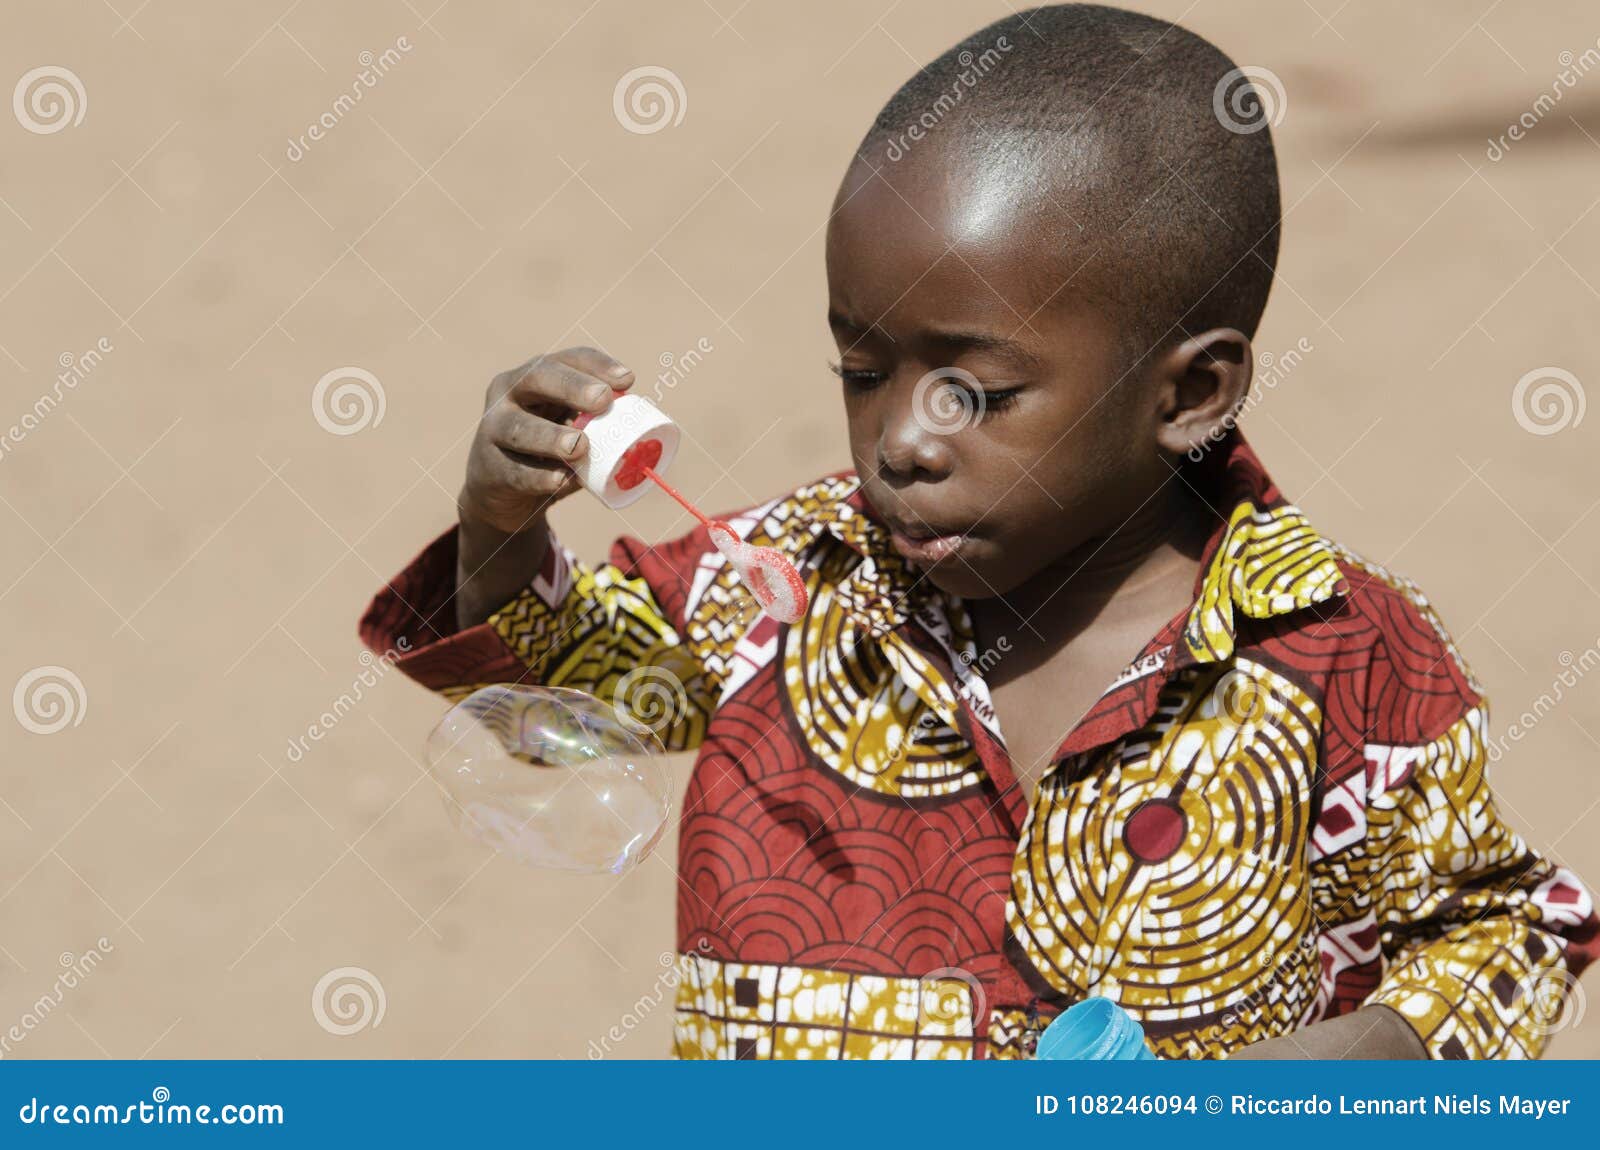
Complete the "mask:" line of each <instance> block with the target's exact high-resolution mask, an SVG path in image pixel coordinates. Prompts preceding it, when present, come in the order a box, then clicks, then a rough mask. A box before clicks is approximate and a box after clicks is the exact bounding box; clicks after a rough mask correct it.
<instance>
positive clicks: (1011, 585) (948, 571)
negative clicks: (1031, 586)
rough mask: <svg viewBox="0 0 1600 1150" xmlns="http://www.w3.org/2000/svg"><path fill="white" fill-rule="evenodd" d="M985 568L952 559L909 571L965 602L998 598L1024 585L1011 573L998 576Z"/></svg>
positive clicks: (1017, 576) (914, 566)
mask: <svg viewBox="0 0 1600 1150" xmlns="http://www.w3.org/2000/svg"><path fill="white" fill-rule="evenodd" d="M987 566H988V565H987V564H983V565H980V564H978V563H974V562H971V561H967V562H963V561H962V560H960V559H957V558H955V557H954V556H952V557H951V558H949V559H945V560H943V561H942V562H939V563H935V564H933V565H932V566H928V567H922V566H919V565H916V564H913V570H914V571H915V573H916V575H917V576H918V577H921V578H923V579H926V580H927V581H928V582H929V583H932V584H933V585H934V586H935V587H937V588H939V590H941V591H943V592H944V593H945V594H946V595H954V596H955V597H956V598H958V599H964V600H967V601H968V602H971V601H973V600H977V599H995V598H999V597H1000V596H1003V595H1005V594H1007V593H1009V592H1011V591H1013V590H1015V589H1016V588H1017V587H1019V586H1020V585H1021V584H1022V583H1023V581H1024V580H1023V578H1021V577H1019V575H1018V573H1016V572H1014V571H1009V572H1006V573H1004V574H1001V573H1000V572H996V571H990V570H988V569H987Z"/></svg>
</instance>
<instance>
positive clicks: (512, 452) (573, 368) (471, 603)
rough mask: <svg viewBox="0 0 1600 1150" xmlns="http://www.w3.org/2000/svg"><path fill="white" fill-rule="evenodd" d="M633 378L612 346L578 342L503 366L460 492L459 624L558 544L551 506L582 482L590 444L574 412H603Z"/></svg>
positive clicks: (495, 600)
mask: <svg viewBox="0 0 1600 1150" xmlns="http://www.w3.org/2000/svg"><path fill="white" fill-rule="evenodd" d="M632 386H633V372H631V371H629V370H628V369H627V368H626V367H624V366H623V365H622V364H620V363H618V362H617V361H616V360H614V359H612V358H611V357H610V356H609V355H607V354H606V353H605V352H603V351H596V350H595V349H594V348H592V347H569V348H566V349H564V350H562V351H553V352H550V353H549V354H547V355H541V356H537V357H535V358H534V359H531V360H529V361H528V362H527V363H525V364H523V365H522V366H521V367H517V368H513V369H512V370H510V371H502V372H501V373H500V374H499V375H497V376H495V377H494V379H493V380H491V381H490V383H489V392H488V395H487V396H486V397H485V403H484V409H483V417H482V418H481V419H479V420H478V431H477V434H476V435H475V436H474V437H473V440H472V452H471V454H470V455H469V456H468V457H467V478H466V482H465V483H463V484H462V486H461V494H460V495H458V496H457V497H456V513H457V516H458V517H459V519H460V521H461V528H460V530H459V531H458V532H457V543H458V548H457V557H456V603H455V606H456V623H457V625H458V626H460V627H471V626H474V625H476V624H478V623H482V622H483V621H484V620H485V619H487V618H488V617H489V616H490V615H492V614H493V613H494V612H495V611H497V610H499V609H500V608H501V607H503V606H505V604H506V603H508V602H510V601H511V599H512V598H513V597H514V596H515V595H516V594H517V593H518V592H519V591H521V590H522V589H523V588H524V587H526V586H527V585H528V583H529V581H530V580H531V579H532V578H533V576H534V573H535V572H536V571H538V570H539V567H540V565H541V564H542V563H543V562H544V559H545V554H546V552H547V551H548V549H549V546H550V531H549V528H548V526H547V525H546V523H545V512H547V511H548V510H549V509H550V505H551V504H552V503H554V502H555V501H556V500H558V499H561V498H563V497H564V496H567V495H570V494H572V492H574V491H576V490H577V489H578V487H579V483H578V477H577V474H576V473H575V472H574V471H573V470H572V468H571V466H570V464H572V463H574V462H576V461H577V460H579V459H582V458H583V456H584V453H585V452H587V451H588V450H589V441H588V439H587V437H586V436H585V435H584V434H583V432H581V431H579V430H578V429H577V428H574V427H572V426H570V425H569V424H568V423H567V420H569V419H571V418H572V417H573V416H574V415H580V414H585V413H587V414H591V415H593V414H598V413H600V412H602V411H604V410H606V408H608V407H610V406H611V400H612V397H613V395H614V394H615V393H616V392H619V391H625V390H627V389H628V388H629V387H632Z"/></svg>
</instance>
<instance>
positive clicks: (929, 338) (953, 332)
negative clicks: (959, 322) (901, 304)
mask: <svg viewBox="0 0 1600 1150" xmlns="http://www.w3.org/2000/svg"><path fill="white" fill-rule="evenodd" d="M828 326H829V327H830V328H832V329H833V330H835V331H840V330H843V331H847V332H850V333H852V334H856V335H864V334H865V333H867V332H869V331H871V330H873V329H875V328H877V329H878V330H882V329H881V328H878V325H877V324H875V323H874V324H867V325H863V324H861V323H859V322H857V321H856V320H853V319H851V318H850V317H849V316H847V315H845V314H844V313H843V312H839V311H834V310H831V309H830V310H829V312H828ZM884 334H886V335H887V334H888V333H887V332H885V333H884ZM914 335H915V337H916V338H920V339H921V340H924V341H926V342H927V343H930V344H934V345H937V346H938V347H940V348H942V349H948V350H949V351H951V352H963V351H987V352H993V353H995V354H997V355H1006V356H1010V357H1012V358H1013V359H1018V360H1023V361H1026V362H1028V363H1030V364H1037V363H1038V362H1039V357H1038V356H1037V355H1035V354H1034V353H1033V352H1032V351H1030V350H1029V349H1028V348H1027V347H1026V346H1025V345H1024V344H1022V343H1019V342H1018V341H1017V340H1015V339H1011V338H1009V337H1007V336H1003V335H997V334H995V333H994V332H987V331H963V330H960V329H941V328H924V329H922V330H921V331H918V332H916V333H914ZM902 338H904V337H902Z"/></svg>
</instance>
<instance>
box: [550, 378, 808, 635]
mask: <svg viewBox="0 0 1600 1150" xmlns="http://www.w3.org/2000/svg"><path fill="white" fill-rule="evenodd" d="M575 426H584V427H587V429H588V431H589V436H590V440H589V443H590V450H589V455H588V456H587V457H586V458H585V459H584V460H582V461H581V462H580V463H579V464H577V470H578V475H579V478H581V479H582V480H583V485H584V486H585V487H586V488H588V489H589V491H590V492H592V493H593V494H594V495H596V496H597V497H598V498H599V499H600V500H601V502H603V503H605V504H606V505H607V506H608V507H612V508H621V507H626V506H627V505H628V504H630V503H632V502H633V501H634V500H635V499H637V498H638V497H639V495H640V494H642V492H643V490H644V488H643V484H644V483H645V481H646V480H649V481H650V482H651V483H654V484H655V485H656V486H657V487H659V488H660V489H661V490H662V491H664V492H666V494H667V495H669V496H671V497H672V499H674V500H675V501H676V502H677V503H678V505H679V506H680V507H682V508H683V509H684V510H685V511H687V512H688V513H689V514H690V515H693V516H694V517H695V518H696V519H697V520H699V521H700V523H701V525H702V526H704V527H705V529H706V531H707V533H708V534H709V535H710V538H711V544H712V546H714V547H715V548H716V549H717V550H718V551H719V552H721V554H722V556H723V557H724V558H725V559H727V561H728V563H729V565H730V566H731V567H732V568H733V569H734V571H735V572H737V574H738V576H739V580H740V582H742V583H743V584H744V585H745V587H746V589H747V590H749V592H750V594H751V596H752V597H753V598H754V599H755V601H756V602H757V603H758V604H760V606H761V609H762V610H763V611H765V612H766V613H767V614H768V615H770V616H772V617H773V618H774V619H776V620H778V622H780V623H797V622H799V621H800V619H801V617H802V616H804V615H805V611H806V603H807V596H806V584H805V580H804V579H803V578H801V576H800V572H799V571H797V570H796V569H795V566H794V564H793V563H791V562H790V561H789V559H788V558H787V557H786V556H785V555H784V554H783V552H781V551H779V550H778V549H777V548H775V547H760V546H757V545H755V544H753V543H747V542H745V541H744V540H743V539H741V538H740V537H739V533H738V532H737V531H735V530H734V529H733V528H732V527H731V526H729V525H728V524H727V523H724V522H723V521H722V520H720V519H712V518H711V517H709V516H708V515H706V514H705V512H703V511H701V510H700V509H699V508H698V507H696V506H695V505H694V504H693V503H691V502H689V500H688V499H687V498H685V497H684V495H683V493H682V492H680V491H678V490H677V488H675V487H673V486H672V485H671V484H670V483H668V482H667V481H666V480H665V479H663V478H662V477H661V474H660V472H661V471H663V470H665V469H666V467H667V465H668V464H669V463H671V461H672V457H673V455H674V454H676V450H677V444H678V429H677V426H676V425H675V424H673V422H672V421H671V420H670V419H668V418H667V417H666V415H665V414H663V413H662V412H661V411H660V410H659V409H657V408H656V406H655V405H654V404H652V403H651V402H650V401H649V400H647V399H645V398H644V397H643V396H638V395H619V396H618V397H617V398H616V399H615V400H614V401H613V402H612V405H611V407H610V409H609V410H607V411H606V412H605V413H604V414H602V415H598V416H593V417H580V418H579V420H578V421H575ZM658 469H659V470H658Z"/></svg>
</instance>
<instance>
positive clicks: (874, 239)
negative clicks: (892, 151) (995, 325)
mask: <svg viewBox="0 0 1600 1150" xmlns="http://www.w3.org/2000/svg"><path fill="white" fill-rule="evenodd" d="M987 151H988V154H987V156H984V155H973V154H970V153H969V154H961V153H958V152H957V151H956V150H955V149H949V148H945V149H939V148H936V147H934V146H932V145H931V143H930V144H929V145H927V146H926V148H925V150H924V151H923V152H922V153H921V154H918V155H910V156H905V157H903V158H902V159H901V160H899V161H898V162H896V163H885V162H880V161H878V160H877V159H876V158H872V157H867V158H864V159H860V160H858V161H857V162H856V163H854V164H852V165H851V167H850V170H849V171H848V172H847V173H846V175H845V179H844V182H843V184H842V185H841V187H840V191H839V196H838V198H837V200H836V202H835V205H834V213H833V216H832V218H831V220H830V221H829V225H828V238H827V257H828V279H829V286H830V289H832V291H833V294H834V296H835V300H836V302H838V303H843V304H844V305H845V306H847V307H848V306H851V305H852V304H855V303H857V302H859V305H860V306H861V307H863V308H866V309H868V310H871V309H874V308H877V309H883V308H885V307H887V306H890V305H891V304H900V303H903V302H904V301H906V300H908V299H915V298H918V297H921V298H938V297H939V296H940V295H941V294H942V295H950V296H954V298H953V299H951V300H950V301H949V302H950V303H951V304H959V306H960V307H961V308H962V310H978V311H988V310H991V309H998V310H999V311H1000V312H1002V313H1004V314H1007V315H1010V316H1012V317H1014V318H1013V323H1016V322H1020V320H1022V319H1025V318H1028V317H1030V316H1033V315H1034V314H1035V313H1036V312H1038V311H1039V310H1040V309H1041V308H1044V307H1046V306H1047V305H1048V304H1050V303H1051V302H1052V301H1055V300H1058V299H1061V298H1062V297H1064V296H1065V295H1067V294H1068V292H1067V289H1069V288H1070V287H1071V286H1072V281H1073V279H1074V278H1075V276H1074V272H1075V270H1078V271H1081V270H1082V269H1083V268H1084V264H1085V261H1086V259H1087V258H1088V257H1089V256H1090V255H1091V254H1092V252H1093V250H1094V243H1093V240H1094V237H1093V236H1091V235H1089V234H1088V233H1087V232H1086V231H1085V230H1084V229H1083V228H1081V227H1080V226H1079V224H1078V222H1077V219H1076V215H1077V214H1080V213H1074V211H1073V201H1074V200H1075V199H1076V198H1077V197H1078V196H1079V195H1080V194H1081V192H1080V191H1078V190H1076V189H1075V185H1076V188H1081V187H1082V182H1081V180H1079V179H1076V178H1072V177H1073V171H1072V170H1073V169H1074V168H1079V169H1081V167H1082V165H1083V164H1084V157H1083V155H1082V153H1081V151H1075V150H1073V149H1070V148H1061V149H1055V150H1053V152H1052V155H1051V156H1050V157H1048V158H1046V159H1044V160H1041V159H1040V158H1038V157H1034V156H1029V155H1027V154H1025V153H1023V152H1022V151H1021V150H1020V149H1018V150H1012V151H1010V152H1009V153H1007V152H1002V151H1000V150H999V149H993V150H987ZM997 153H998V154H997ZM840 297H843V298H842V299H841V298H840ZM873 318H875V317H873Z"/></svg>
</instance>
